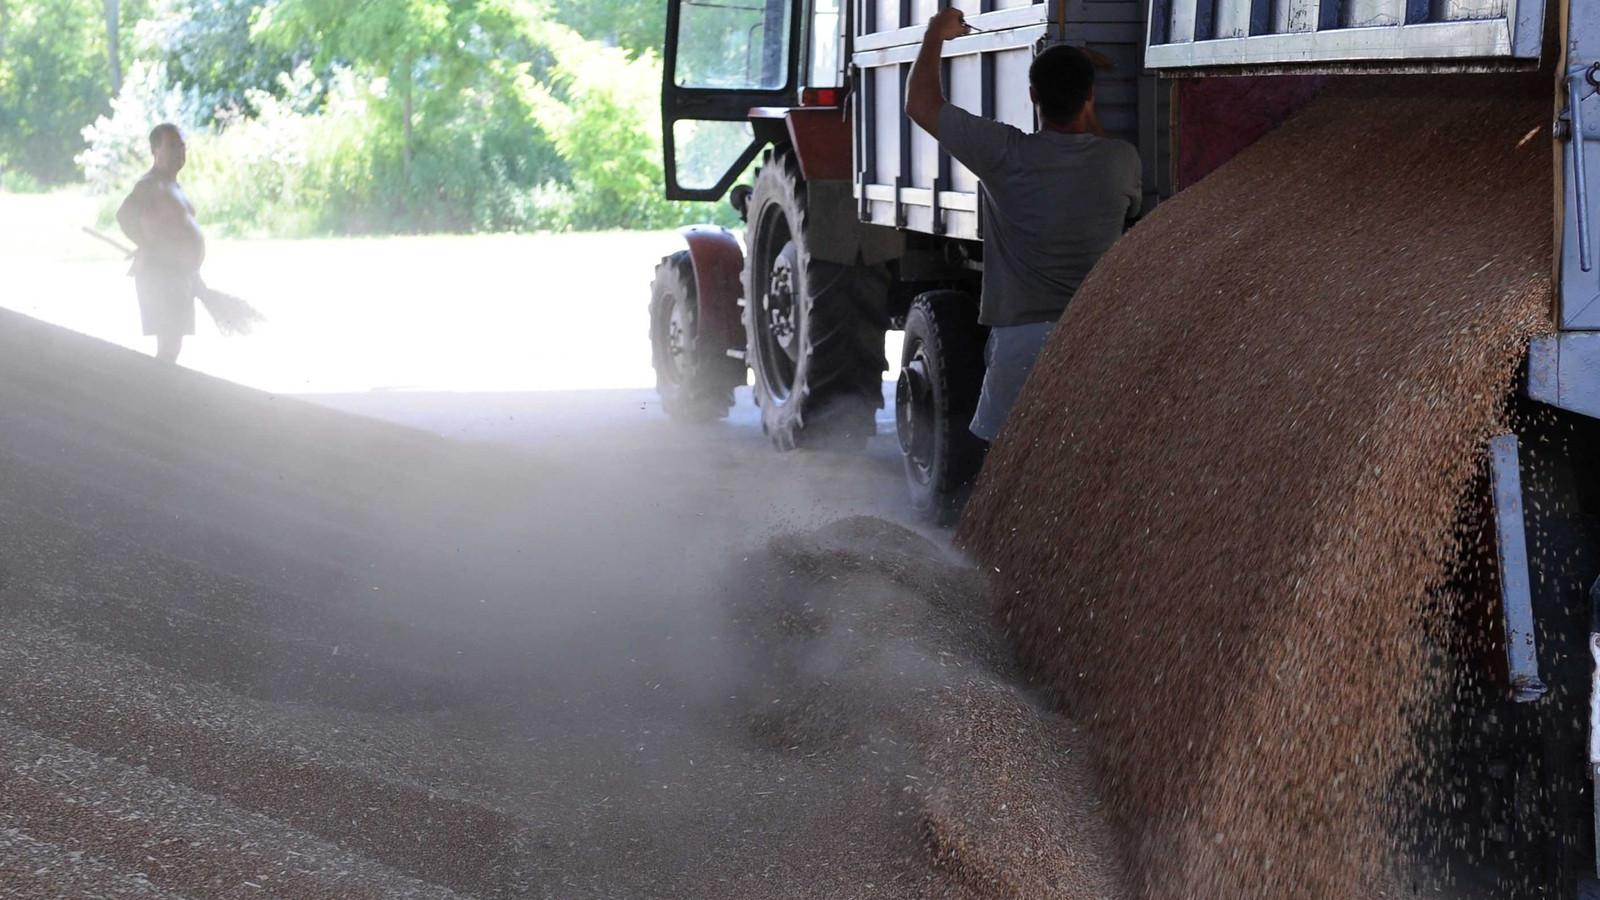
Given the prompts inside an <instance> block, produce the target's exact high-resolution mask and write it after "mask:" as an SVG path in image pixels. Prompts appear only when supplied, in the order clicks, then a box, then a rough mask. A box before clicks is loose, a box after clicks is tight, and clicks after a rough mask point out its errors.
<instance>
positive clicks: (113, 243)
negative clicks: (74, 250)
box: [83, 225, 139, 259]
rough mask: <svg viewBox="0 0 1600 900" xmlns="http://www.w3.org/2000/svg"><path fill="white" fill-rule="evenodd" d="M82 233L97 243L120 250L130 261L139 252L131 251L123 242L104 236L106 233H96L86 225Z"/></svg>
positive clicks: (107, 235)
mask: <svg viewBox="0 0 1600 900" xmlns="http://www.w3.org/2000/svg"><path fill="white" fill-rule="evenodd" d="M83 233H84V234H87V235H88V236H89V237H92V238H94V239H95V240H97V241H100V242H102V243H106V244H110V245H111V246H113V247H115V248H117V249H118V250H121V251H122V252H123V253H124V254H126V255H127V256H128V258H129V259H132V258H133V256H134V254H136V253H138V252H139V251H137V250H135V249H133V248H132V247H129V246H128V245H127V244H124V243H123V242H121V241H119V240H117V239H116V238H114V237H112V236H111V235H109V234H106V233H104V232H102V231H98V230H96V229H93V228H90V227H89V226H87V225H85V226H83Z"/></svg>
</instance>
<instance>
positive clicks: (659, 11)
mask: <svg viewBox="0 0 1600 900" xmlns="http://www.w3.org/2000/svg"><path fill="white" fill-rule="evenodd" d="M554 13H555V20H556V21H557V22H559V23H560V24H562V25H565V26H567V27H568V28H571V29H572V30H573V31H576V32H578V33H579V34H581V35H583V36H584V37H586V38H588V39H589V40H592V41H598V42H600V43H602V44H605V45H607V46H611V47H621V48H622V49H624V50H626V51H628V53H629V54H631V55H635V56H636V55H638V54H641V53H644V52H646V51H652V52H654V51H658V50H659V49H660V47H661V39H662V35H664V34H665V33H666V30H667V5H666V4H665V3H663V2H661V0H556V2H555V9H554Z"/></svg>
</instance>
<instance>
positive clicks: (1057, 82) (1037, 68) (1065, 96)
mask: <svg viewBox="0 0 1600 900" xmlns="http://www.w3.org/2000/svg"><path fill="white" fill-rule="evenodd" d="M1028 83H1029V84H1031V85H1033V92H1034V94H1035V95H1036V96H1037V97H1038V98H1039V115H1041V116H1043V117H1044V118H1045V119H1046V120H1048V121H1051V122H1054V123H1056V124H1058V125H1065V124H1066V123H1068V122H1071V121H1072V120H1073V119H1076V118H1077V117H1078V113H1079V112H1081V111H1082V110H1083V104H1084V103H1086V102H1088V100H1089V92H1090V91H1092V90H1094V64H1093V63H1091V62H1090V61H1089V57H1088V55H1087V54H1085V53H1084V52H1083V51H1082V50H1079V49H1078V48H1077V47H1068V46H1067V45H1065V44H1057V45H1055V46H1054V47H1051V48H1049V49H1047V50H1045V51H1044V52H1043V53H1041V54H1039V55H1038V56H1035V57H1034V58H1033V65H1031V66H1029V67H1028Z"/></svg>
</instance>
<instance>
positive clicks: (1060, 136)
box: [906, 9, 1144, 441]
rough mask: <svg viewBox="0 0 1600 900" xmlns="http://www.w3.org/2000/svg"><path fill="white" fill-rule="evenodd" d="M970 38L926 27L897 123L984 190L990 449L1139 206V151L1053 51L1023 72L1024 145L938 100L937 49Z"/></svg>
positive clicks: (1072, 55)
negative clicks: (916, 130) (1055, 332)
mask: <svg viewBox="0 0 1600 900" xmlns="http://www.w3.org/2000/svg"><path fill="white" fill-rule="evenodd" d="M969 31H971V28H970V27H969V26H968V25H967V23H966V20H965V18H964V17H963V16H962V14H961V11H960V10H958V9H945V10H943V11H941V12H939V13H938V14H937V15H935V16H934V17H933V18H932V19H930V20H929V21H928V31H927V34H926V35H925V36H924V38H923V40H922V50H921V53H920V54H918V56H917V60H916V63H915V64H914V65H913V66H912V67H911V78H910V83H909V84H908V86H907V89H906V114H907V115H908V116H910V117H911V119H912V121H914V122H916V123H917V124H918V125H920V126H922V128H923V129H925V130H926V131H927V132H928V133H929V134H930V135H932V136H933V137H934V138H935V139H936V140H937V141H938V142H939V146H940V147H942V148H943V149H944V150H945V152H947V153H949V154H950V155H951V156H953V157H955V158H956V159H957V160H959V161H960V162H961V164H962V165H964V166H966V167H967V168H968V169H970V170H972V173H973V174H974V175H976V176H978V179H979V180H980V181H982V182H983V186H984V189H985V192H984V200H983V202H984V210H983V212H984V217H985V219H984V221H985V226H984V237H983V293H982V297H981V298H980V300H979V304H978V321H979V322H980V323H982V324H983V325H986V326H988V327H989V328H990V332H989V343H988V345H987V346H986V347H985V348H984V362H985V364H986V368H985V371H984V376H983V390H982V393H981V395H980V397H979V400H978V409H977V412H976V414H975V415H974V416H973V418H972V425H971V429H972V433H973V434H975V435H977V436H978V437H980V438H982V439H983V440H985V441H993V440H994V439H995V436H996V435H998V434H999V433H1000V427H1001V425H1003V424H1004V423H1005V420H1006V415H1007V414H1008V413H1009V412H1010V411H1011V406H1012V404H1013V403H1014V402H1016V399H1017V394H1018V393H1020V392H1021V390H1022V385H1023V382H1024V381H1026V380H1027V377H1028V370H1029V369H1031V368H1032V367H1033V361H1034V359H1035V358H1036V357H1037V356H1038V354H1039V350H1040V348H1042V347H1043V346H1044V342H1045V340H1046V339H1047V338H1048V337H1049V336H1050V332H1051V330H1052V329H1053V328H1054V327H1055V323H1056V320H1057V319H1058V318H1060V316H1061V313H1062V311H1063V310H1065V309H1066V307H1067V303H1068V302H1070V301H1071V300H1072V295H1073V293H1074V292H1076V291H1077V289H1078V285H1080V284H1082V283H1083V279H1084V277H1085V276H1087V275H1088V274H1089V270H1090V269H1091V268H1093V267H1094V264H1095V262H1096V261H1097V260H1098V259H1099V258H1100V255H1101V254H1102V253H1104V252H1105V251H1106V250H1107V249H1108V248H1110V246H1111V245H1112V244H1113V243H1114V242H1115V241H1116V240H1117V238H1118V237H1120V236H1121V235H1122V232H1123V231H1124V230H1125V228H1126V227H1127V223H1128V222H1129V221H1130V220H1132V219H1133V217H1134V216H1136V215H1137V214H1138V212H1139V209H1140V207H1141V205H1142V204H1143V196H1144V189H1143V185H1142V184H1141V168H1142V167H1141V166H1140V162H1139V152H1138V150H1136V149H1135V148H1134V147H1133V145H1132V144H1129V143H1127V142H1125V141H1119V140H1113V139H1109V138H1106V137H1104V136H1102V133H1101V131H1100V125H1099V122H1098V120H1097V119H1096V118H1095V112H1094V65H1093V63H1092V62H1091V61H1090V60H1089V57H1088V56H1087V55H1086V54H1085V53H1084V52H1083V51H1082V50H1079V49H1077V48H1075V47H1068V46H1054V47H1050V48H1049V49H1047V50H1045V51H1044V52H1043V53H1040V54H1039V55H1038V56H1037V57H1035V58H1034V60H1033V65H1032V66H1031V67H1030V68H1029V69H1028V85H1029V86H1028V94H1029V96H1030V97H1031V98H1032V100H1033V103H1034V106H1035V109H1036V110H1037V112H1038V122H1039V129H1038V130H1037V131H1035V132H1034V133H1032V134H1025V133H1024V132H1022V131H1020V130H1018V129H1016V128H1013V127H1012V126H1010V125H1006V124H1003V123H1001V122H996V121H993V120H990V119H985V118H982V117H980V116H975V115H973V114H971V113H969V112H967V111H966V110H964V109H961V108H960V107H958V106H955V105H953V104H951V103H949V102H947V101H946V100H945V97H944V85H943V83H942V73H941V71H940V70H941V66H940V58H941V57H942V55H943V48H944V42H945V41H948V40H951V39H952V38H957V37H960V36H962V35H964V34H967V33H968V32H969Z"/></svg>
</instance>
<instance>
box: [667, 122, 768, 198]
mask: <svg viewBox="0 0 1600 900" xmlns="http://www.w3.org/2000/svg"><path fill="white" fill-rule="evenodd" d="M753 140H755V135H754V134H753V133H752V132H751V129H750V123H749V122H748V121H745V122H713V121H706V120H703V119H679V120H678V121H676V122H673V123H672V141H673V145H674V147H675V148H676V153H675V155H674V162H675V163H676V165H675V166H674V169H675V173H674V174H675V175H676V176H677V182H678V185H679V186H680V187H683V188H685V189H687V190H691V191H704V190H710V189H712V188H714V187H716V185H717V184H718V183H720V182H721V181H722V178H723V176H725V175H727V174H728V170H729V169H732V168H734V167H735V166H737V165H738V164H739V157H740V156H741V155H743V153H744V151H745V148H746V147H748V146H749V145H750V142H751V141H753Z"/></svg>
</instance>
